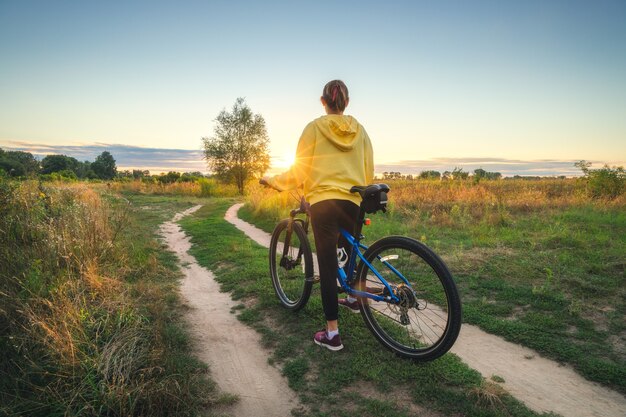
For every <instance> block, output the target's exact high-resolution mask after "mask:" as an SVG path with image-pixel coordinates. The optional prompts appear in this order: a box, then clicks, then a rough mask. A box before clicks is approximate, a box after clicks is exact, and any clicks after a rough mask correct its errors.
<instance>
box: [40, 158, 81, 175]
mask: <svg viewBox="0 0 626 417" xmlns="http://www.w3.org/2000/svg"><path fill="white" fill-rule="evenodd" d="M79 166H80V162H78V160H77V159H76V158H72V157H71V156H65V155H47V156H46V157H44V158H43V159H42V160H41V173H42V174H52V173H53V172H60V171H66V170H70V171H73V172H74V173H75V174H78V172H77V171H79Z"/></svg>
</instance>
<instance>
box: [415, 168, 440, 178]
mask: <svg viewBox="0 0 626 417" xmlns="http://www.w3.org/2000/svg"><path fill="white" fill-rule="evenodd" d="M420 178H421V179H423V180H438V179H440V178H441V173H440V172H439V171H433V170H430V171H422V172H420Z"/></svg>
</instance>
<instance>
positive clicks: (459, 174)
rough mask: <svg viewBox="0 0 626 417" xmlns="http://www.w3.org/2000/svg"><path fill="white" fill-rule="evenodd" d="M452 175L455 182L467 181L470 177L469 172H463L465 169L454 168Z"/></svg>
mask: <svg viewBox="0 0 626 417" xmlns="http://www.w3.org/2000/svg"><path fill="white" fill-rule="evenodd" d="M450 175H452V179H453V180H466V179H467V178H468V177H469V172H465V171H463V168H459V167H454V169H453V170H452V174H450Z"/></svg>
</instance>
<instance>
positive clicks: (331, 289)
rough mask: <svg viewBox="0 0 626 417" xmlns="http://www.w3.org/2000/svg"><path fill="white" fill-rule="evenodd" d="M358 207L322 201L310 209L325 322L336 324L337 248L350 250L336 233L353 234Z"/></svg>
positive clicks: (337, 201)
mask: <svg viewBox="0 0 626 417" xmlns="http://www.w3.org/2000/svg"><path fill="white" fill-rule="evenodd" d="M358 214H359V206H357V205H356V204H355V203H353V202H352V201H348V200H324V201H320V202H319V203H315V204H313V205H312V206H311V226H312V227H313V235H314V237H315V250H316V251H317V263H318V265H319V270H320V286H321V291H322V305H323V306H324V315H325V316H326V320H328V321H331V320H337V316H338V311H337V310H338V304H337V268H338V264H337V246H339V247H344V248H345V249H346V252H347V253H348V254H350V247H348V245H347V242H346V241H345V239H344V238H343V236H341V234H340V233H339V229H340V228H342V229H345V230H346V231H348V232H350V233H354V230H355V226H356V222H357V216H358Z"/></svg>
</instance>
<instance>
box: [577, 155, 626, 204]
mask: <svg viewBox="0 0 626 417" xmlns="http://www.w3.org/2000/svg"><path fill="white" fill-rule="evenodd" d="M575 166H576V167H578V168H580V169H581V170H582V172H583V174H584V179H585V181H586V182H587V192H588V193H589V194H590V195H591V196H592V197H593V198H602V197H604V198H609V199H613V198H616V197H619V196H620V195H621V194H622V193H623V192H624V190H626V171H625V170H624V167H615V166H614V167H612V168H611V167H610V166H608V165H604V167H603V168H600V169H590V167H591V163H590V162H586V161H580V162H577V163H576V164H575Z"/></svg>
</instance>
